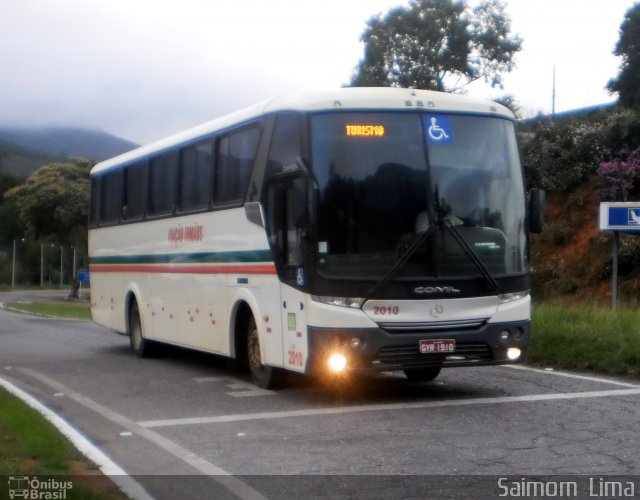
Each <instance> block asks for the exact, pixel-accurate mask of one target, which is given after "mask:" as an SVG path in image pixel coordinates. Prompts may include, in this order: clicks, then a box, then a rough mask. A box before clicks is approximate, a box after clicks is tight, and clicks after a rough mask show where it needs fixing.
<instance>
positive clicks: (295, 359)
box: [288, 350, 302, 366]
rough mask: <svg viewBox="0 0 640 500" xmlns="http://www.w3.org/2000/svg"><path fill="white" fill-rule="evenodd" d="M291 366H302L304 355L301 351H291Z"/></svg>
mask: <svg viewBox="0 0 640 500" xmlns="http://www.w3.org/2000/svg"><path fill="white" fill-rule="evenodd" d="M288 354H289V365H290V366H302V353H301V352H300V351H294V350H289V352H288Z"/></svg>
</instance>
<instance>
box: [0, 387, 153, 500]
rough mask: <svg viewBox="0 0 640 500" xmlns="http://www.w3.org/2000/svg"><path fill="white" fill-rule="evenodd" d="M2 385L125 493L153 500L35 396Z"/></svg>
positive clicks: (101, 452)
mask: <svg viewBox="0 0 640 500" xmlns="http://www.w3.org/2000/svg"><path fill="white" fill-rule="evenodd" d="M0 385H1V386H2V387H3V388H4V389H5V390H6V391H7V392H9V393H11V394H13V395H14V396H16V397H17V398H20V399H21V400H22V401H23V402H25V403H26V404H27V405H29V406H30V407H31V408H33V409H34V410H36V411H37V412H38V413H40V415H42V416H43V417H44V418H46V419H47V420H48V421H49V422H51V424H52V425H53V426H54V427H55V428H56V429H58V431H59V432H60V433H62V434H63V435H64V436H65V437H66V438H67V439H69V441H71V443H72V444H73V446H75V447H76V448H77V449H78V451H80V453H82V454H83V455H84V456H85V457H87V458H88V459H89V460H91V461H92V462H93V463H95V464H96V465H97V466H98V467H100V471H101V472H102V473H103V474H104V475H105V476H108V477H109V479H111V481H113V483H114V484H115V485H117V486H118V488H120V490H121V491H122V492H123V493H125V494H126V495H128V496H129V497H130V498H134V499H136V500H152V498H153V497H151V496H150V495H149V494H148V493H147V492H146V491H145V489H144V488H143V487H142V486H141V485H140V484H139V483H138V482H137V481H135V480H134V479H132V478H131V477H130V476H128V475H127V473H126V472H125V471H124V470H123V469H122V468H120V467H119V466H118V465H117V464H116V463H115V462H114V461H113V460H111V459H110V458H109V457H108V456H107V455H105V454H104V453H103V451H102V450H100V449H99V448H97V447H96V446H94V445H93V444H92V443H91V442H89V440H88V439H87V438H86V437H84V436H83V435H82V434H81V433H80V432H79V431H78V430H77V429H76V428H75V427H73V426H72V425H71V424H69V422H67V421H66V420H64V419H63V418H62V417H60V416H59V415H58V414H56V413H54V412H53V411H51V410H50V409H49V408H47V407H46V406H44V405H43V404H42V403H40V401H38V400H37V399H35V398H34V397H33V396H31V395H30V394H27V393H26V392H24V391H23V390H22V389H20V388H18V387H16V386H15V385H13V384H12V383H11V382H9V381H8V380H5V379H3V378H2V377H0Z"/></svg>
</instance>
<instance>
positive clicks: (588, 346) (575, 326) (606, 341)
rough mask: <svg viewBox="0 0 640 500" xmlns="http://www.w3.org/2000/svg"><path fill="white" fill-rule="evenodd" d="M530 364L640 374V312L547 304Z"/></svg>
mask: <svg viewBox="0 0 640 500" xmlns="http://www.w3.org/2000/svg"><path fill="white" fill-rule="evenodd" d="M533 328H534V330H533V337H534V340H533V346H532V348H531V350H530V352H529V356H528V362H529V363H533V364H536V365H541V366H545V367H554V368H567V369H577V370H589V371H595V372H598V373H608V374H612V375H632V376H636V377H637V376H638V375H639V374H640V311H639V310H637V309H617V310H611V309H608V308H606V307H602V306H584V305H583V306H577V305H561V304H551V303H542V304H537V305H535V306H534V309H533Z"/></svg>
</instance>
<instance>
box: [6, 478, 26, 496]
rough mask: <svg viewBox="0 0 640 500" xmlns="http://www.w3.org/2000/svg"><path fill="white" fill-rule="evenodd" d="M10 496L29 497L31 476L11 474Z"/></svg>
mask: <svg viewBox="0 0 640 500" xmlns="http://www.w3.org/2000/svg"><path fill="white" fill-rule="evenodd" d="M9 498H11V499H13V498H29V476H9Z"/></svg>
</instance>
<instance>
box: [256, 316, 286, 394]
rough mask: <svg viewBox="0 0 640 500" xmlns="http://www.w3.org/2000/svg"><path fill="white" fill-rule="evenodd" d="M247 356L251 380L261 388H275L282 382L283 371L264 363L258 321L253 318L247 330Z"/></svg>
mask: <svg viewBox="0 0 640 500" xmlns="http://www.w3.org/2000/svg"><path fill="white" fill-rule="evenodd" d="M247 358H248V362H249V371H250V372H251V380H253V383H254V384H256V385H257V386H258V387H260V388H261V389H274V388H275V387H277V386H279V385H280V383H281V382H282V377H283V373H282V371H281V370H279V369H278V368H275V367H273V366H267V365H265V364H263V363H262V355H261V353H260V339H259V337H258V328H257V327H256V322H255V320H254V319H253V317H252V318H251V321H249V327H248V331H247Z"/></svg>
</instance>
